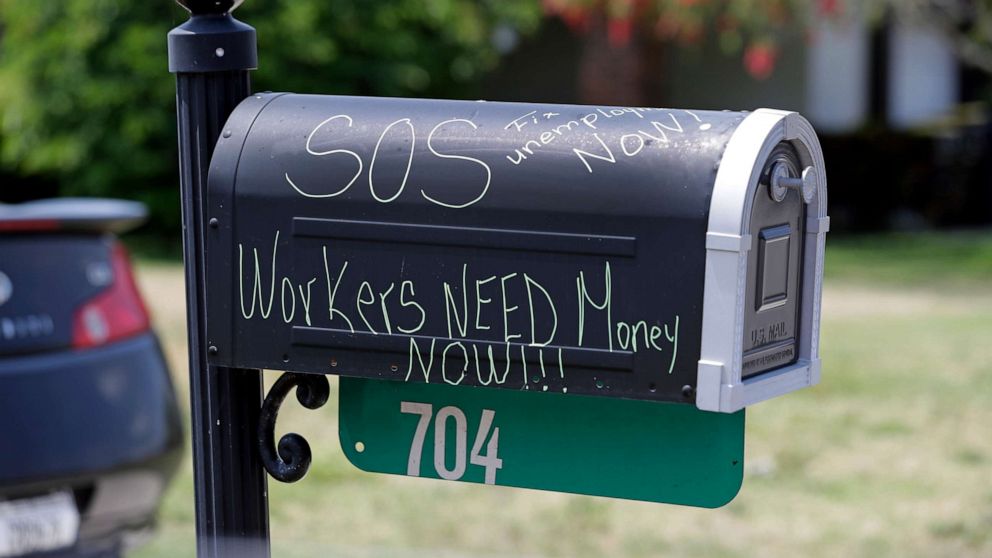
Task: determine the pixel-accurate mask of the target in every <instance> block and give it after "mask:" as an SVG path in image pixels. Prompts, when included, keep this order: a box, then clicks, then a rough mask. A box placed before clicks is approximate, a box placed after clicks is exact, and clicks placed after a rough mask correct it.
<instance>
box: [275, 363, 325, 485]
mask: <svg viewBox="0 0 992 558" xmlns="http://www.w3.org/2000/svg"><path fill="white" fill-rule="evenodd" d="M294 387H295V388H296V399H297V400H298V401H299V402H300V405H303V406H304V407H306V408H307V409H311V410H313V409H319V408H320V407H322V406H323V405H324V403H327V398H328V397H330V393H331V387H330V384H328V382H327V378H326V377H324V376H321V375H318V374H294V373H292V372H287V373H285V374H283V375H282V376H280V377H279V379H278V380H276V383H275V384H273V385H272V389H270V390H269V393H268V395H266V396H265V401H264V402H262V412H261V414H260V415H259V418H258V451H259V454H260V455H261V456H262V464H263V465H264V466H265V470H266V471H268V472H269V474H270V475H272V477H273V478H275V479H276V480H278V481H282V482H296V481H298V480H300V479H302V478H303V476H304V475H306V474H307V470H309V469H310V461H311V460H312V459H313V455H312V454H311V453H310V444H308V443H307V441H306V440H305V439H304V438H303V436H300V435H299V434H296V433H289V434H286V435H285V436H283V437H282V438H280V439H279V447H278V450H277V448H276V444H275V428H276V418H278V416H279V408H280V407H281V406H282V402H283V400H285V399H286V396H288V395H289V391H290V390H291V389H293V388H294Z"/></svg>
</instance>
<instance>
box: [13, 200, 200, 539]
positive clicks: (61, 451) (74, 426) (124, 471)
mask: <svg viewBox="0 0 992 558" xmlns="http://www.w3.org/2000/svg"><path fill="white" fill-rule="evenodd" d="M144 218H145V209H144V207H143V206H142V205H140V204H136V203H132V202H122V201H115V200H68V199H64V200H49V201H38V202H30V203H23V204H17V205H3V204H0V557H7V556H36V555H37V556H62V555H70V556H116V555H119V554H120V553H121V552H123V551H124V550H126V549H127V548H128V547H129V546H130V545H131V544H133V543H134V542H135V541H138V540H140V539H142V538H143V536H144V535H145V534H147V533H148V532H149V531H150V529H151V527H152V525H153V522H154V519H155V514H156V511H157V509H158V506H159V502H160V500H161V498H162V493H163V491H164V490H165V488H166V486H167V485H168V483H169V481H170V480H171V478H172V476H173V474H174V473H175V471H176V468H177V467H178V465H179V461H180V459H181V452H182V431H181V422H180V415H179V410H178V407H177V405H176V397H175V393H174V390H173V387H172V383H171V380H170V377H169V371H168V368H167V366H166V363H165V359H164V358H163V355H162V351H161V349H160V348H159V342H158V339H157V338H156V335H155V333H154V332H153V331H152V330H151V327H150V321H149V317H148V312H147V311H146V309H145V305H144V302H143V301H142V298H141V295H140V294H139V292H138V289H137V286H136V284H135V280H134V276H133V274H132V269H131V264H130V261H129V259H128V256H127V253H126V251H125V250H124V247H123V246H122V245H121V244H120V242H119V241H118V240H117V238H116V237H115V234H119V233H121V232H124V231H126V230H129V229H131V228H133V227H134V226H136V225H138V224H140V223H141V222H142V221H143V220H144Z"/></svg>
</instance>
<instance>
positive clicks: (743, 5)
mask: <svg viewBox="0 0 992 558" xmlns="http://www.w3.org/2000/svg"><path fill="white" fill-rule="evenodd" d="M542 2H543V5H544V8H545V10H546V11H547V12H549V13H551V14H555V15H557V16H559V17H561V18H562V19H563V20H564V21H565V22H566V23H568V24H569V26H571V27H572V28H573V29H575V30H576V31H578V32H584V31H585V30H587V28H588V24H589V22H590V21H591V20H593V19H594V18H596V17H598V16H600V17H601V16H605V17H606V18H607V21H608V28H607V29H608V33H609V37H610V40H611V42H613V43H615V44H624V43H626V42H628V41H630V40H631V37H632V36H633V35H634V34H642V35H648V36H651V37H653V38H655V39H658V40H661V41H671V42H676V43H680V44H683V45H693V44H697V43H699V42H700V41H701V40H702V39H703V38H705V37H706V36H708V35H710V36H713V37H715V39H716V40H717V42H718V43H719V45H720V47H721V48H722V49H723V51H724V52H726V53H727V54H737V53H741V54H742V62H743V64H744V66H745V68H746V69H747V70H748V72H749V73H750V74H751V75H752V76H754V77H755V78H757V79H764V78H767V77H768V76H770V75H771V73H772V71H773V70H774V68H775V61H776V58H777V56H778V49H779V43H780V42H781V39H782V37H783V36H785V35H786V34H788V33H795V32H796V31H797V30H799V31H805V30H808V29H809V28H810V27H811V25H812V24H814V23H815V22H817V21H821V20H825V19H827V20H843V19H844V18H845V17H851V16H854V17H858V18H865V19H867V20H869V21H873V20H878V19H879V18H880V17H881V16H883V15H889V16H892V17H897V18H902V19H904V20H907V21H910V22H915V23H923V24H926V25H931V26H936V27H937V28H939V29H940V30H942V31H944V32H945V34H946V35H947V36H948V37H949V38H950V39H951V41H952V42H953V43H954V44H955V46H956V47H957V49H958V52H959V54H960V55H961V57H962V58H963V59H964V60H965V61H966V62H969V63H970V64H972V65H974V66H976V67H979V68H981V69H983V70H985V71H986V72H990V73H992V0H542Z"/></svg>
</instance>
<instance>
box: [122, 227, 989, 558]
mask: <svg viewBox="0 0 992 558" xmlns="http://www.w3.org/2000/svg"><path fill="white" fill-rule="evenodd" d="M827 270H828V278H827V282H826V286H825V291H824V307H823V331H822V352H823V359H824V371H823V380H822V383H821V385H819V386H817V387H815V388H813V389H808V390H804V391H801V392H799V393H796V394H792V395H789V396H788V397H783V398H781V399H777V400H774V401H769V402H766V403H762V404H760V405H757V406H755V407H754V408H752V409H750V410H749V411H748V419H747V422H748V427H747V430H748V431H747V437H748V440H747V452H746V463H745V471H746V473H745V481H744V486H743V488H742V490H741V493H740V495H739V496H738V497H737V499H736V500H735V501H734V502H732V503H731V504H729V505H728V506H726V507H724V508H721V509H718V510H700V509H691V508H682V507H675V506H663V505H656V504H645V503H638V502H626V501H619V500H609V499H603V498H591V497H583V496H572V495H563V494H552V493H543V492H536V491H527V490H519V489H510V488H500V487H486V486H476V485H468V484H461V483H446V482H439V481H429V480H422V479H409V478H400V477H390V476H376V475H371V474H367V473H363V472H361V471H358V470H356V469H354V468H353V467H352V466H351V465H350V464H348V462H347V461H346V460H345V458H344V456H343V455H342V453H341V450H340V448H339V447H338V442H337V434H336V429H337V416H336V412H337V402H336V394H332V400H331V402H329V403H328V405H327V406H326V407H325V408H323V409H320V410H318V411H306V410H302V409H300V408H299V406H298V405H296V404H295V401H293V400H290V401H288V402H287V404H286V407H285V409H284V411H283V413H282V415H281V418H280V423H279V427H280V428H285V429H290V428H291V429H292V430H293V431H296V432H299V433H301V434H303V435H304V436H306V437H307V439H308V440H309V441H310V444H311V446H312V447H313V449H314V462H313V467H312V469H311V472H310V474H309V475H308V476H307V477H306V478H305V479H304V480H302V481H301V482H299V483H297V484H292V485H284V484H280V483H277V482H270V484H269V487H270V506H271V516H272V535H273V553H274V555H275V556H278V557H294V558H295V557H321V558H323V557H327V556H342V557H361V558H365V557H379V556H383V557H394V556H395V557H401V558H402V557H418V558H419V557H442V558H444V557H455V556H484V557H496V556H500V557H502V556H549V557H559V556H560V557H598V556H662V555H664V556H704V557H723V556H728V557H730V556H734V557H736V556H758V555H760V556H763V557H770V558H776V557H790V558H791V557H795V556H803V557H821V556H822V557H834V556H847V557H852V558H853V557H872V558H874V557H887V556H891V557H906V556H909V557H916V556H919V557H930V556H947V557H952V556H953V557H983V556H992V370H990V365H992V342H990V341H992V281H990V280H989V279H990V277H992V235H990V234H988V233H982V234H980V233H969V234H965V233H960V234H925V235H912V236H900V235H889V236H883V237H866V238H842V239H837V240H835V239H830V240H829V247H828V253H827ZM141 278H142V282H143V284H144V287H145V291H146V294H147V295H149V296H148V297H147V298H148V299H149V302H150V303H151V304H152V306H153V309H154V311H155V313H156V314H155V315H156V323H157V325H158V327H159V330H160V331H161V333H162V334H163V336H164V342H165V347H166V351H167V353H168V356H169V359H170V361H171V362H172V364H173V367H174V370H176V382H177V384H178V385H179V386H180V392H181V393H183V395H182V396H183V397H185V385H186V379H185V353H184V343H185V338H184V331H183V316H182V313H181V312H182V309H183V307H184V305H183V303H182V296H183V295H182V271H181V268H180V267H178V266H177V265H175V264H166V263H162V262H161V261H157V262H155V263H154V264H151V265H146V266H143V270H142V273H141ZM963 287H964V288H963ZM332 385H335V384H334V383H333V382H332ZM192 555H193V515H192V478H191V473H190V468H189V467H188V466H187V467H186V468H185V469H184V470H183V472H182V474H181V475H180V476H179V478H178V479H177V480H176V482H175V483H174V484H173V485H172V487H171V488H170V490H169V492H168V494H167V497H166V500H165V503H164V505H163V508H162V513H161V529H160V531H159V534H158V536H157V537H156V538H155V539H154V540H153V541H152V542H151V543H150V544H149V545H148V546H145V547H143V548H142V549H140V550H139V551H138V552H136V553H135V554H134V556H136V557H139V558H158V557H162V558H165V557H169V558H173V557H177V556H178V557H184V556H192Z"/></svg>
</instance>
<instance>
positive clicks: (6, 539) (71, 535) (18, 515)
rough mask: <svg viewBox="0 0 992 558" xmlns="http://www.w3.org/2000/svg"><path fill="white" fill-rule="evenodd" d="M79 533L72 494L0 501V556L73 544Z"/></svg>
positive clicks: (77, 513) (18, 554) (65, 493)
mask: <svg viewBox="0 0 992 558" xmlns="http://www.w3.org/2000/svg"><path fill="white" fill-rule="evenodd" d="M78 535H79V510H77V509H76V502H75V500H74V499H73V497H72V494H70V493H68V492H59V493H56V494H50V495H48V496H42V497H40V498H28V499H24V500H11V501H7V502H0V557H6V556H20V555H22V554H27V553H30V552H41V551H46V550H56V549H59V548H65V547H67V546H71V545H72V544H74V543H75V542H76V537H77V536H78Z"/></svg>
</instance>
